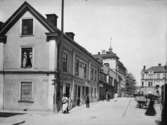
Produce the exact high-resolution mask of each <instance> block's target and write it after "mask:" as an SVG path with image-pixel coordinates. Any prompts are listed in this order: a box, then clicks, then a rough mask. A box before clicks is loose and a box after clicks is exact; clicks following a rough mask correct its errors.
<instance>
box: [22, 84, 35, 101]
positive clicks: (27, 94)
mask: <svg viewBox="0 0 167 125" xmlns="http://www.w3.org/2000/svg"><path fill="white" fill-rule="evenodd" d="M20 99H21V101H32V82H21V97H20Z"/></svg>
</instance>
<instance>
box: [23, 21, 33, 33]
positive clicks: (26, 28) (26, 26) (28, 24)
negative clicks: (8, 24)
mask: <svg viewBox="0 0 167 125" xmlns="http://www.w3.org/2000/svg"><path fill="white" fill-rule="evenodd" d="M32 34H33V19H23V20H22V35H32Z"/></svg>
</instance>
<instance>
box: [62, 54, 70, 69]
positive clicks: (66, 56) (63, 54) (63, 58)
mask: <svg viewBox="0 0 167 125" xmlns="http://www.w3.org/2000/svg"><path fill="white" fill-rule="evenodd" d="M64 54H65V55H66V61H67V62H66V71H65V70H64ZM68 68H69V66H68V53H67V52H65V51H64V52H63V54H62V71H63V72H68V71H69V69H68Z"/></svg>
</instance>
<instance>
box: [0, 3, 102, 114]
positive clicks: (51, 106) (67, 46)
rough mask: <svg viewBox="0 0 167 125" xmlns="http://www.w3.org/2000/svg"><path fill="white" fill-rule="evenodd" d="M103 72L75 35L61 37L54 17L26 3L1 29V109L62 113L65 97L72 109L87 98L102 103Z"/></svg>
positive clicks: (69, 33)
mask: <svg viewBox="0 0 167 125" xmlns="http://www.w3.org/2000/svg"><path fill="white" fill-rule="evenodd" d="M1 24H2V23H1ZM100 67H101V64H100V63H99V62H98V61H97V60H96V59H95V58H94V57H93V56H92V55H91V54H90V53H89V52H88V51H87V50H86V49H84V48H83V47H81V46H80V45H79V44H78V43H77V42H75V41H74V34H73V33H71V32H67V33H63V34H62V32H61V31H60V30H59V29H58V28H57V16H56V15H55V14H47V15H46V18H45V17H44V16H42V15H41V14H40V13H39V12H37V10H35V9H34V8H33V7H32V6H31V5H30V4H29V3H27V2H24V3H23V4H22V5H21V6H20V7H19V8H18V9H17V10H16V12H14V14H13V15H12V16H11V17H10V18H9V19H8V20H7V21H6V22H5V23H4V24H2V25H1V30H0V109H5V110H6V109H7V110H45V111H53V110H60V109H61V104H62V102H61V97H62V95H63V93H65V94H66V95H67V96H69V97H70V98H71V100H72V104H73V106H75V105H77V104H78V105H79V104H82V103H84V101H85V100H84V99H85V96H86V95H89V96H90V101H97V100H98V98H99V89H98V88H99V86H98V82H99V73H98V72H99V71H100Z"/></svg>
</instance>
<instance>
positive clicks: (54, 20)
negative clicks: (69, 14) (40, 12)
mask: <svg viewBox="0 0 167 125" xmlns="http://www.w3.org/2000/svg"><path fill="white" fill-rule="evenodd" d="M46 17H47V21H48V23H49V24H50V25H51V26H53V27H55V28H57V18H58V16H57V15H56V14H46Z"/></svg>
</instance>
